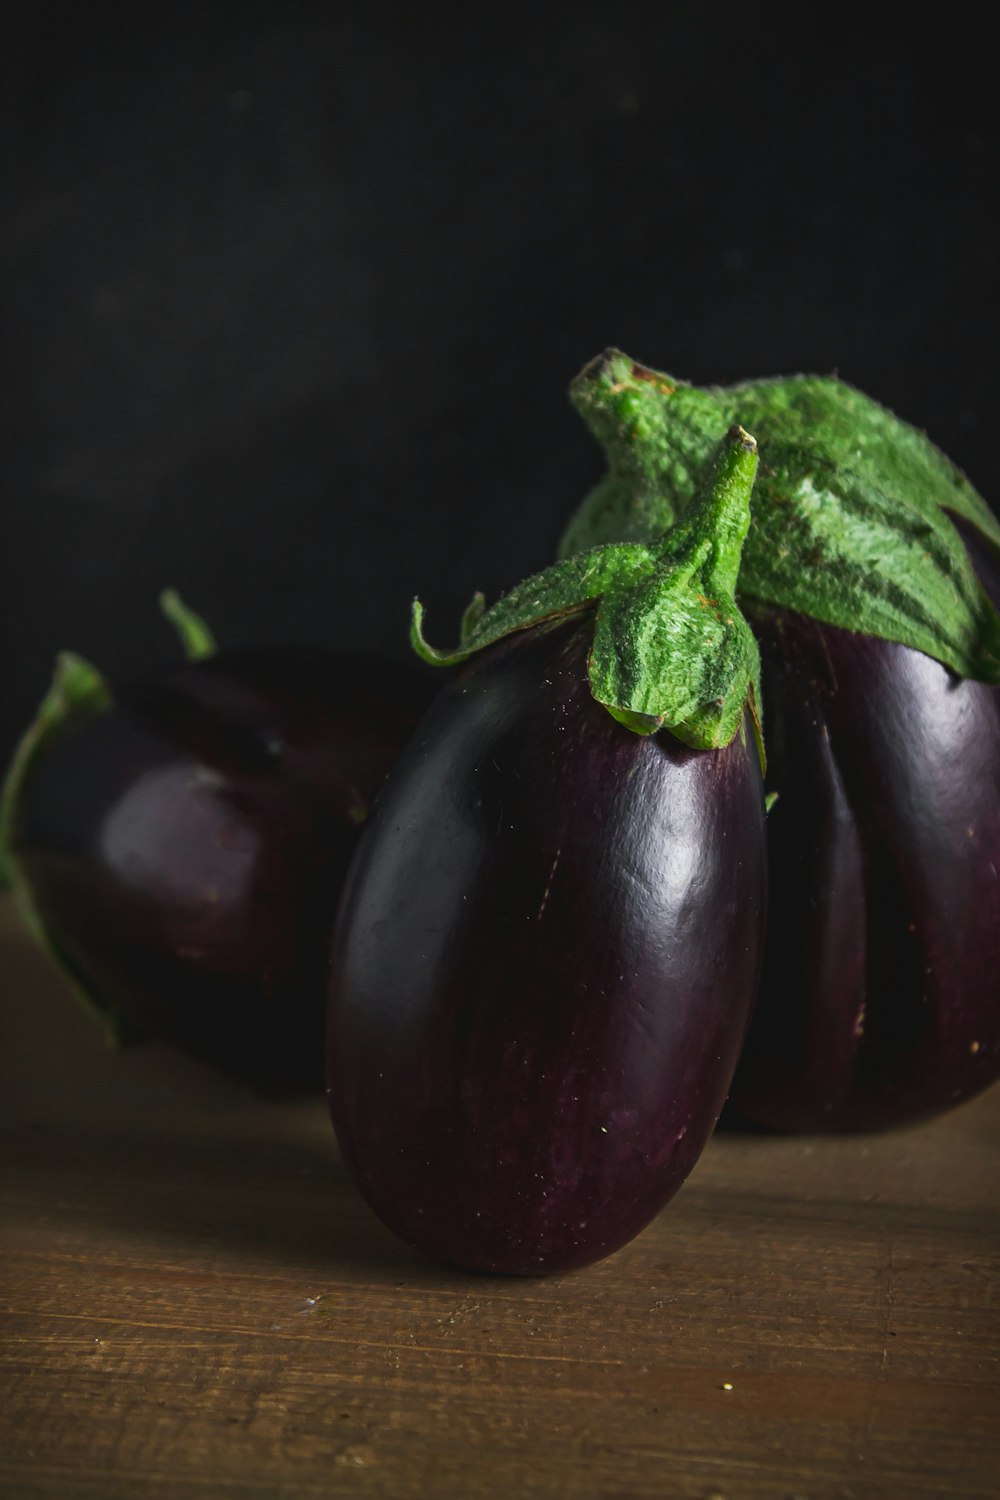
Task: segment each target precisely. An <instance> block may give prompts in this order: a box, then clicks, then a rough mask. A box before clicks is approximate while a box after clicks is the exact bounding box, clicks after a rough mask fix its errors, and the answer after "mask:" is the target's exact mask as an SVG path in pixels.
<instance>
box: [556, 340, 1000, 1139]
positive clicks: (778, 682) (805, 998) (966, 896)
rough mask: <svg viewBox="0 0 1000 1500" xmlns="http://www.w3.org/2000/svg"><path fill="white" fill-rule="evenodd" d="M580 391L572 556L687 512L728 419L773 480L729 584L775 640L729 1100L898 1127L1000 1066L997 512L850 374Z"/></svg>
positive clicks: (799, 1125)
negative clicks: (586, 462)
mask: <svg viewBox="0 0 1000 1500" xmlns="http://www.w3.org/2000/svg"><path fill="white" fill-rule="evenodd" d="M572 398H573V400H574V403H575V404H576V405H577V407H578V409H579V410H580V412H581V414H582V415H583V416H584V418H585V420H586V421H587V422H588V424H589V426H590V427H591V430H592V431H593V433H594V434H595V436H596V437H597V438H598V440H599V441H600V442H601V443H602V445H603V446H604V448H605V451H606V453H607V457H608V473H607V476H606V477H605V478H604V479H603V480H602V481H601V482H600V483H599V484H598V486H597V487H596V488H595V489H594V491H593V492H592V493H591V495H590V496H589V497H588V498H587V499H586V500H585V502H584V504H583V506H582V507H581V508H580V510H579V511H578V513H577V515H576V516H575V517H574V518H573V520H572V521H571V523H570V526H569V528H568V529H567V533H566V535H565V537H564V539H563V544H562V552H563V555H564V557H566V558H567V559H568V558H571V557H572V556H574V555H576V553H577V552H578V550H579V549H584V550H583V551H582V553H581V555H583V556H586V555H589V552H588V550H587V549H592V548H594V547H595V546H597V545H605V546H606V545H610V544H611V543H613V542H615V541H619V542H621V541H622V540H628V541H632V542H637V541H642V540H643V539H646V538H648V537H650V536H653V535H656V534H657V533H658V532H660V531H662V529H663V527H664V525H665V524H666V523H667V522H668V521H669V520H670V519H671V518H672V517H675V516H678V515H679V516H683V515H684V514H685V511H686V507H687V505H688V504H689V503H690V494H691V492H692V489H693V486H694V485H695V484H696V483H697V476H698V474H699V471H700V467H701V465H702V464H703V463H705V462H706V455H708V454H709V453H710V452H711V446H712V444H713V442H714V441H715V437H716V435H717V433H718V432H719V430H720V429H721V427H722V425H723V424H724V423H725V422H727V421H733V420H739V421H743V422H748V423H750V424H752V426H753V429H754V432H755V434H756V435H757V438H758V441H759V444H760V453H761V460H760V478H759V480H758V483H757V485H756V486H755V489H754V497H753V516H752V524H751V526H750V531H749V534H748V537H747V541H746V545H745V548H744V551H743V555H742V559H741V568H740V573H739V578H738V583H737V598H738V601H739V603H740V605H741V607H742V609H743V610H744V612H745V614H746V617H747V619H748V620H749V623H750V625H751V627H752V628H753V630H754V632H755V634H756V637H757V640H758V644H759V648H760V656H761V668H762V671H761V686H762V698H763V712H764V724H765V730H766V741H767V752H768V775H767V783H766V784H767V787H768V791H769V798H770V799H773V806H772V810H771V812H770V815H769V820H768V842H769V869H770V876H769V879H770V898H769V920H768V935H767V945H766V953H765V959H764V969H763V974H762V979H761V989H760V994H759V996H758V1000H757V1005H756V1010H755V1014H754V1020H753V1022H752V1025H751V1028H750V1032H749V1035H748V1038H747V1043H746V1047H745V1050H744V1054H743V1057H742V1059H741V1061H740V1065H739V1067H738V1069H737V1073H736V1077H735V1080H734V1083H733V1090H732V1096H731V1101H730V1106H729V1109H728V1110H727V1116H726V1117H727V1119H729V1120H731V1121H732V1122H733V1123H736V1122H737V1121H742V1122H743V1123H744V1124H746V1123H751V1124H754V1125H757V1126H763V1127H764V1128H771V1129H785V1130H814V1131H816V1130H835V1129H842V1130H849V1129H877V1128H884V1127H887V1126H891V1125H898V1124H902V1123H905V1122H906V1121H909V1120H912V1119H916V1118H919V1117H921V1116H925V1115H929V1114H933V1113H936V1112H938V1111H940V1110H944V1109H947V1108H950V1107H952V1106H954V1105H956V1104H958V1103H960V1102H961V1101H962V1100H964V1099H968V1098H970V1097H972V1096H973V1095H975V1094H976V1093H978V1092H980V1091H981V1090H982V1089H984V1088H986V1087H987V1086H988V1085H990V1084H992V1083H993V1082H994V1081H995V1080H996V1079H997V1078H998V1077H1000V979H998V976H1000V878H998V871H1000V687H998V684H1000V616H998V614H997V604H998V603H1000V524H998V522H997V519H996V517H995V516H994V515H993V514H992V513H991V511H990V510H989V508H988V507H987V505H986V503H985V501H984V500H983V499H982V497H981V496H980V495H978V494H977V493H976V491H975V490H974V489H973V487H972V485H971V484H970V483H969V481H968V479H967V478H966V477H965V475H964V474H962V473H961V471H960V470H959V469H957V468H956V466H955V465H954V464H952V463H951V462H950V460H948V459H947V458H946V456H945V455H944V454H943V453H941V452H940V451H939V450H938V449H937V448H935V447H934V445H933V444H932V443H931V442H930V441H929V440H928V438H927V436H926V434H924V433H923V432H920V431H918V430H917V429H916V428H913V427H910V426H908V425H907V424H906V423H905V422H902V421H900V420H899V419H898V418H897V417H895V416H893V414H892V413H891V412H888V411H886V410H885V409H884V408H883V407H881V406H879V405H878V404H877V403H876V402H874V401H872V400H871V399H870V398H869V397H867V396H865V395H863V393H861V392H860V391H857V390H855V389H854V388H852V387H850V386H848V385H845V384H844V383H843V382H840V381H838V380H833V379H826V378H820V377H815V376H791V377H785V378H779V379H769V380H761V381H748V382H745V383H742V384H740V385H736V386H732V387H726V388H723V387H709V388H698V387H694V386H689V385H687V384H686V383H685V382H683V381H678V380H676V379H674V378H673V377H672V376H669V375H665V374H663V373H660V372H656V371H651V370H649V369H647V368H646V367H645V366H642V365H638V364H637V363H636V362H635V361H632V360H630V359H629V358H628V357H627V356H625V355H623V354H621V353H620V351H616V350H611V351H608V352H607V353H606V354H605V355H604V356H603V357H601V358H599V359H597V360H595V361H592V362H591V364H589V365H588V366H587V367H585V369H584V370H583V371H582V372H581V373H580V375H579V376H578V377H577V380H576V381H575V382H574V386H573V388H572Z"/></svg>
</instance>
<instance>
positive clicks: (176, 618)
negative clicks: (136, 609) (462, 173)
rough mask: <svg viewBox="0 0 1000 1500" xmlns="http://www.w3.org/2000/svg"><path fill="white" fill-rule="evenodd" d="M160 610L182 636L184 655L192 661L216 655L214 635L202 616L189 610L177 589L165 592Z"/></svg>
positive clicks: (162, 595)
mask: <svg viewBox="0 0 1000 1500" xmlns="http://www.w3.org/2000/svg"><path fill="white" fill-rule="evenodd" d="M160 608H161V609H162V611H163V613H164V614H165V615H166V617H167V619H168V620H169V621H170V623H171V625H173V626H174V628H175V630H176V631H177V634H178V635H179V636H180V639H181V645H182V646H183V647H184V653H185V655H186V656H187V657H188V658H189V659H190V660H191V661H201V659H202V658H203V657H206V656H214V655H215V652H216V649H217V647H216V644H215V637H214V635H213V634H212V632H211V630H210V629H209V628H208V626H207V625H206V624H205V621H204V620H203V619H202V618H201V616H200V615H196V614H195V612H194V610H193V609H189V608H188V606H187V605H186V604H185V603H184V601H183V599H182V598H181V596H180V594H178V592H177V590H176V589H164V590H163V592H162V593H161V595H160Z"/></svg>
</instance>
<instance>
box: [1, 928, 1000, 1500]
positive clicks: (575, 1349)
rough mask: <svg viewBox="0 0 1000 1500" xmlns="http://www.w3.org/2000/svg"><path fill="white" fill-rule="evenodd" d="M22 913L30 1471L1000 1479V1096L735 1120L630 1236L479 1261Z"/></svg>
mask: <svg viewBox="0 0 1000 1500" xmlns="http://www.w3.org/2000/svg"><path fill="white" fill-rule="evenodd" d="M0 923H2V926H0V1016H2V1027H3V1036H2V1051H0V1100H2V1110H3V1120H4V1127H3V1214H2V1225H0V1235H2V1247H0V1257H2V1258H0V1282H2V1314H0V1326H2V1334H0V1337H2V1340H3V1346H2V1366H0V1492H2V1493H3V1494H4V1495H8V1494H9V1495H11V1496H16V1497H18V1500H20V1497H22V1496H23V1497H36V1496H44V1497H54V1496H60V1497H81V1500H82V1497H90V1496H93V1497H95V1500H96V1497H100V1500H117V1497H131V1496H147V1495H155V1496H157V1497H161V1496H162V1497H164V1500H196V1497H197V1500H201V1497H205V1496H209V1495H216V1494H218V1495H223V1496H227V1497H233V1500H239V1497H247V1500H261V1497H270V1496H274V1497H282V1500H299V1497H302V1500H306V1497H311V1496H320V1495H322V1496H339V1495H350V1496H360V1497H364V1496H391V1497H394V1500H397V1497H398V1500H424V1497H438V1496H440V1497H451V1496H454V1497H464V1496H484V1497H496V1500H511V1497H525V1500H536V1497H539V1500H540V1497H546V1500H548V1497H553V1500H554V1497H563V1496H569V1497H579V1500H645V1497H650V1500H653V1497H656V1500H662V1497H664V1496H677V1497H680V1500H710V1497H724V1500H792V1497H802V1500H806V1497H807V1500H825V1497H837V1500H879V1497H885V1500H907V1497H913V1500H938V1497H940V1496H941V1495H943V1494H948V1495H949V1496H950V1497H953V1500H995V1497H996V1495H997V1493H998V1479H997V1476H998V1475H1000V1377H998V1368H997V1365H998V1353H1000V1339H998V1320H997V1314H996V1294H995V1288H996V1286H997V1284H998V1277H997V1272H998V1269H1000V1267H998V1261H1000V1254H998V1250H1000V1232H998V1231H1000V1191H998V1182H1000V1091H998V1090H994V1091H993V1092H992V1093H990V1094H988V1095H986V1096H985V1097H983V1098H982V1099H980V1100H977V1101H974V1102H973V1103H971V1104H968V1105H965V1106H964V1107H963V1108H961V1109H959V1110H956V1111H955V1112H954V1113H953V1114H951V1115H950V1116H946V1117H943V1118H941V1119H939V1120H936V1121H931V1122H928V1123H926V1124H923V1125H920V1126H917V1127H912V1128H909V1129H906V1130H902V1131H898V1132H895V1133H892V1134H887V1135H883V1136H870V1137H856V1138H855V1137H852V1138H847V1139H834V1140H828V1139H821V1138H780V1139H771V1138H765V1137H758V1136H751V1135H738V1134H733V1133H720V1134H718V1135H717V1136H716V1138H715V1139H714V1140H713V1141H712V1143H711V1144H710V1146H709V1148H708V1150H707V1151H706V1153H705V1155H704V1156H703V1158H702V1160H701V1161H700V1162H699V1164H698V1166H697V1168H696V1170H695V1172H694V1173H693V1174H692V1176H691V1178H690V1179H689V1181H688V1183H687V1184H686V1185H685V1187H684V1188H683V1189H682V1191H681V1192H680V1194H679V1195H678V1196H677V1198H676V1199H675V1200H674V1202H673V1203H672V1204H671V1205H670V1206H669V1207H668V1208H667V1209H666V1210H665V1212H664V1213H663V1214H662V1215H661V1216H660V1218H659V1219H658V1220H657V1221H656V1222H655V1223H654V1224H653V1225H651V1226H650V1228H649V1229H648V1230H647V1231H646V1232H645V1233H644V1234H643V1235H641V1236H640V1237H639V1238H638V1239H637V1240H635V1241H634V1242H633V1243H632V1244H631V1245H629V1246H627V1247H626V1248H625V1249H624V1250H622V1251H620V1252H619V1253H618V1254H617V1255H615V1256H613V1257H612V1258H611V1259H609V1260H607V1261H605V1262H603V1263H601V1264H600V1265H597V1266H594V1267H591V1268H590V1269H587V1270H584V1271H581V1272H577V1273H576V1274H574V1275H571V1276H563V1277H553V1278H551V1279H545V1280H524V1281H520V1280H512V1281H508V1280H503V1279H495V1278H490V1277H485V1276H472V1275H463V1274H461V1273H456V1272H453V1271H450V1270H448V1269H446V1268H442V1267H439V1266H436V1265H434V1264H431V1263H430V1262H428V1261H426V1260H425V1259H423V1258H422V1257H421V1256H419V1255H418V1254H416V1253H415V1252H412V1251H410V1250H409V1249H407V1248H406V1247H405V1246H403V1245H402V1244H399V1243H398V1242H397V1241H396V1240H395V1239H394V1238H393V1237H392V1236H391V1235H390V1234H389V1233H388V1232H387V1231H385V1230H384V1229H383V1228H382V1227H381V1226H380V1225H379V1224H378V1222H377V1221H376V1220H375V1219H374V1218H373V1217H372V1216H371V1214H370V1213H369V1212H368V1210H367V1209H366V1207H365V1205H364V1204H363V1203H362V1202H361V1200H360V1199H359V1198H358V1196H357V1194H356V1193H355V1191H354V1189H353V1187H352V1186H351V1184H350V1182H349V1180H348V1179H347V1177H346V1175H345V1174H344V1172H343V1171H342V1169H341V1166H340V1163H339V1161H338V1158H337V1154H336V1150H335V1146H334V1142H333V1138H332V1134H331V1131H330V1128H329V1125H328V1122H327V1118H326V1113H325V1109H324V1106H323V1104H322V1101H320V1100H316V1099H306V1100H302V1099H299V1100H284V1101H274V1100H263V1099H261V1098H259V1097H257V1096H255V1095H254V1094H252V1093H251V1092H249V1091H248V1090H245V1089H242V1088H240V1087H238V1086H236V1085H234V1084H232V1083H230V1082H228V1081H226V1080H224V1079H221V1078H219V1077H217V1076H216V1075H215V1074H213V1073H211V1072H210V1071H209V1070H208V1069H206V1068H203V1067H201V1066H200V1065H199V1064H197V1063H195V1062H193V1061H191V1060H189V1059H186V1058H183V1057H181V1056H179V1055H177V1054H175V1053H173V1052H171V1051H169V1050H168V1049H166V1048H163V1047H159V1046H156V1045H144V1046H142V1047H139V1048H136V1049H133V1050H131V1051H128V1052H125V1053H115V1052H113V1051H110V1050H109V1049H108V1048H107V1047H106V1046H105V1045H104V1043H103V1042H102V1040H101V1038H100V1036H99V1034H98V1033H97V1031H96V1030H95V1028H94V1027H93V1026H92V1024H91V1023H90V1022H89V1020H88V1019H87V1018H86V1017H85V1016H83V1015H82V1014H81V1013H79V1012H78V1011H77V1009H76V1008H75V1006H74V1002H73V1001H72V999H71V998H70V996H69V995H68V993H67V992H66V991H65V990H64V988H63V987H62V985H61V983H60V981H59V979H58V978H57V977H56V975H55V974H54V973H53V972H52V971H51V970H50V969H49V967H48V965H47V963H46V962H45V960H44V959H42V958H41V957H40V956H39V955H38V954H37V953H36V952H35V951H34V949H33V948H32V947H31V946H30V944H29V943H28V941H27V940H26V939H25V938H24V937H23V936H22V935H21V933H20V930H19V929H18V927H17V926H16V924H15V922H14V920H13V914H12V912H11V910H10V907H9V903H7V902H4V903H2V904H0Z"/></svg>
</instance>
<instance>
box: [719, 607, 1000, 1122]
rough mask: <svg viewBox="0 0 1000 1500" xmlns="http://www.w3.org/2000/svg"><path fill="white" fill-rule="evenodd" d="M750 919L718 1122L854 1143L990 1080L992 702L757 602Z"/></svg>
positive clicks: (897, 654) (896, 655) (988, 695)
mask: <svg viewBox="0 0 1000 1500" xmlns="http://www.w3.org/2000/svg"><path fill="white" fill-rule="evenodd" d="M747 613H748V615H749V617H750V619H751V623H752V624H753V626H754V629H755V631H756V633H757V636H758V640H759V643H760V647H761V658H762V667H763V676H762V681H763V697H764V706H765V713H766V723H765V728H766V733H767V746H768V784H769V787H773V789H774V790H775V791H777V793H778V799H777V802H776V803H775V805H774V807H773V808H772V811H771V813H770V815H769V839H768V842H769V864H770V908H769V909H770V921H769V931H768V941H767V947H766V953H765V960H764V971H763V975H762V979H761V987H760V993H759V996H758V1001H757V1006H756V1010H755V1015H754V1020H753V1024H752V1026H751V1029H750V1033H749V1036H748V1038H747V1044H746V1047H745V1049H744V1054H743V1057H742V1059H741V1061H740V1065H739V1068H738V1070H737V1074H736V1079H735V1081H734V1084H733V1090H732V1098H731V1111H732V1113H733V1115H734V1117H735V1118H737V1119H742V1120H744V1121H749V1122H752V1123H754V1124H756V1125H761V1126H764V1127H768V1128H773V1129H780V1130H803V1131H817V1130H838V1129H839V1130H851V1129H854V1130H859V1129H877V1128H882V1127H886V1126H891V1125H896V1124H901V1123H903V1122H905V1121H907V1120H910V1119H915V1118H917V1117H919V1116H922V1115H927V1114H932V1113H935V1112H937V1111H939V1110H943V1109H947V1108H950V1107H951V1106H952V1105H955V1104H957V1103H958V1102H959V1101H961V1100H963V1099H967V1098H969V1097H970V1096H971V1095H973V1094H976V1093H977V1092H979V1091H980V1090H981V1089H983V1088H985V1087H986V1086H987V1085H988V1084H990V1083H992V1082H993V1081H994V1079H996V1078H997V1077H998V1076H1000V877H998V871H1000V690H998V689H996V688H992V687H988V686H986V685H984V684H982V683H979V682H973V681H968V680H965V681H963V680H959V679H958V678H956V677H955V676H954V675H953V674H952V673H950V672H949V671H948V670H947V669H946V668H945V667H943V666H941V665H940V663H938V662H936V661H933V660H931V659H930V658H929V657H927V656H924V655H923V654H922V653H921V652H919V651H915V650H911V649H910V648H909V647H907V646H902V645H899V644H896V643H892V642H888V641H882V640H876V639H874V638H873V637H871V636H867V635H862V634H856V633H853V632H850V631H846V630H840V629H837V628H836V627H834V626H830V625H823V624H821V623H820V622H818V621H815V620H810V619H807V618H805V617H803V616H801V615H793V614H789V613H786V612H784V611H781V610H777V609H768V608H766V607H763V606H759V607H755V608H754V609H753V611H752V612H751V610H749V609H748V611H747Z"/></svg>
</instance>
